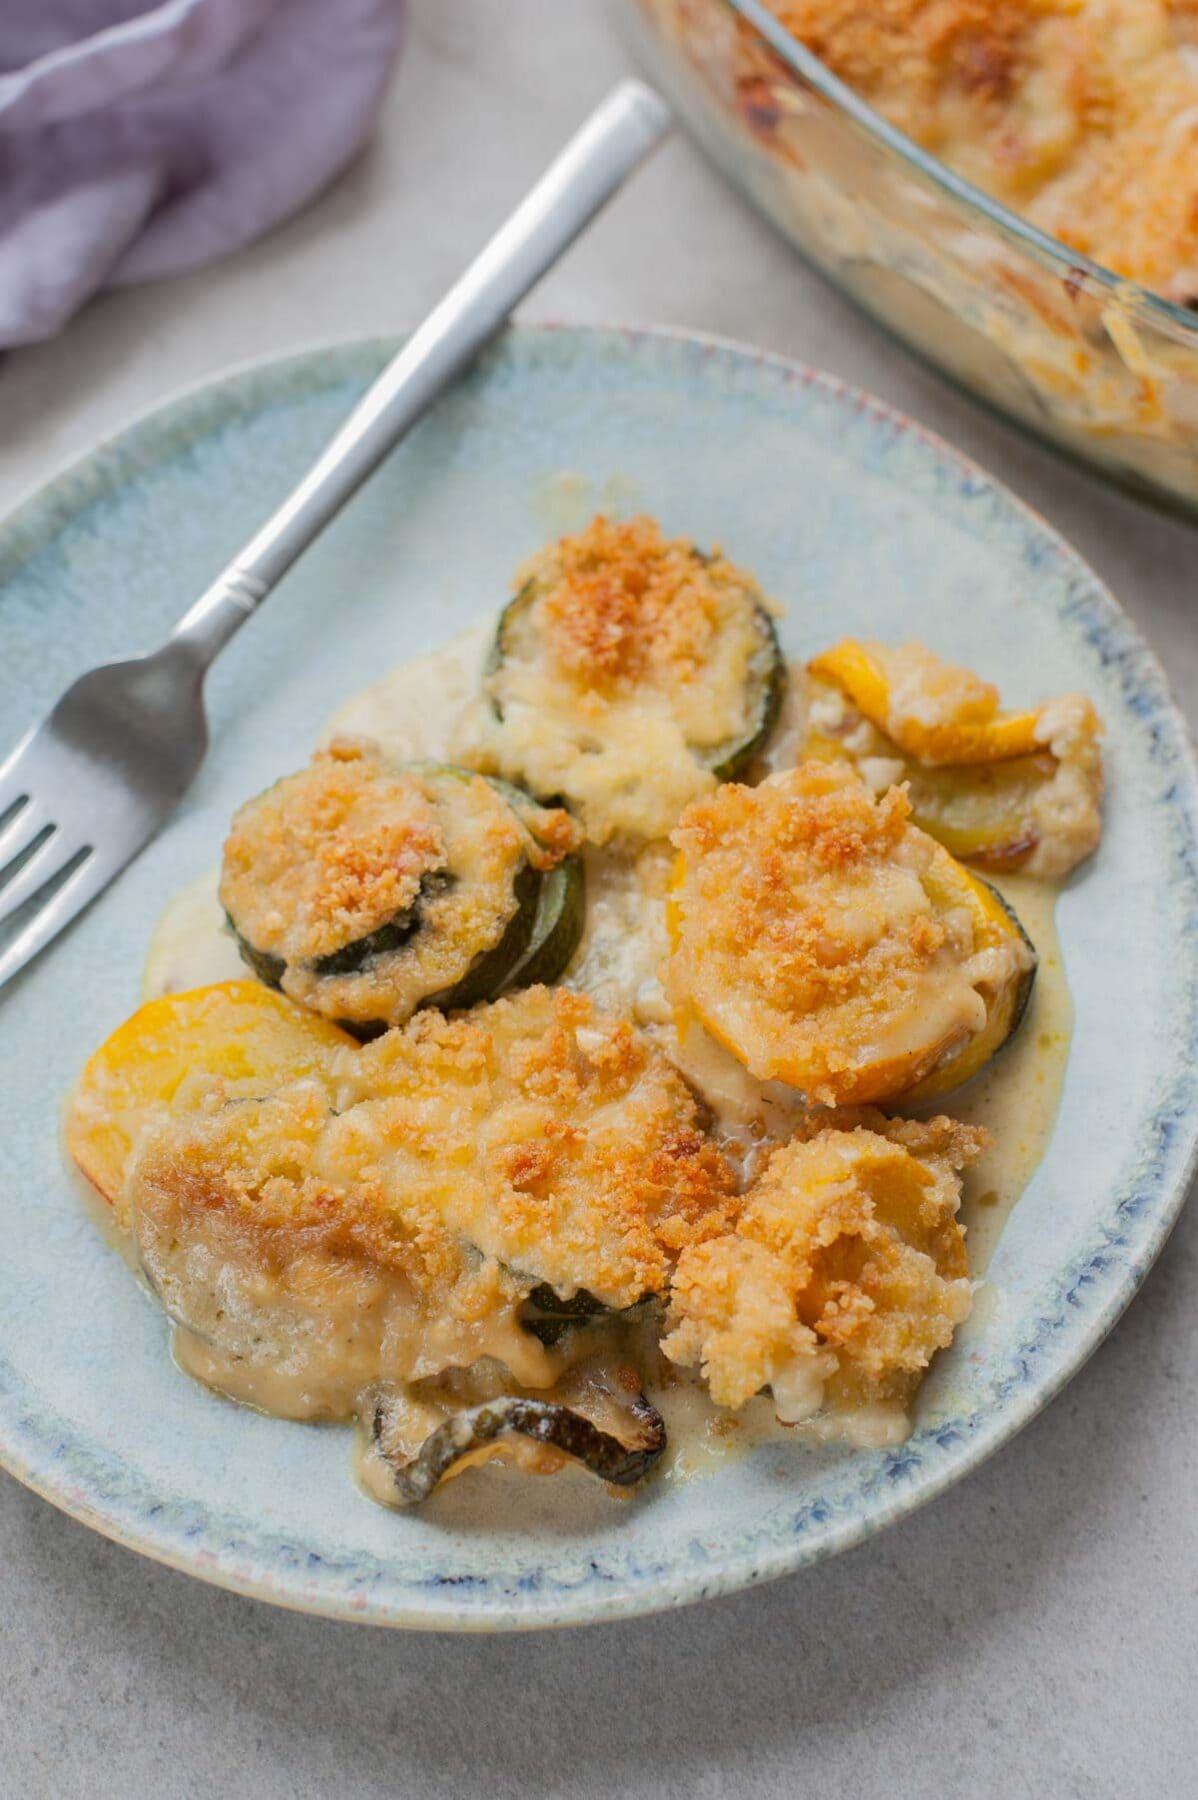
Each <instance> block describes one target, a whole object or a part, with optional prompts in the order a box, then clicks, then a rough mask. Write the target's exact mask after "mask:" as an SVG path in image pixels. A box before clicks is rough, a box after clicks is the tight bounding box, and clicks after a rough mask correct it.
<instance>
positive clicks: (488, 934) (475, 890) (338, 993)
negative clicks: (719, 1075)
mask: <svg viewBox="0 0 1198 1800" xmlns="http://www.w3.org/2000/svg"><path fill="white" fill-rule="evenodd" d="M576 841H577V833H576V831H575V828H574V827H573V825H572V824H571V822H570V820H569V819H568V818H567V817H566V815H565V814H564V813H562V812H560V811H558V810H547V809H544V808H541V807H538V806H536V805H535V803H534V802H533V801H532V800H530V798H529V797H528V795H527V794H524V793H521V792H520V791H519V790H518V789H516V788H513V787H511V786H510V785H508V784H506V783H498V782H494V781H489V780H486V779H484V778H482V777H480V776H478V775H475V774H472V773H470V772H469V771H467V770H462V769H454V768H450V767H444V766H440V765H434V764H422V765H412V766H408V767H398V766H395V765H392V764H389V763H387V762H386V761H385V760H384V759H383V758H382V756H380V755H379V754H378V753H377V752H375V751H374V750H373V749H371V748H369V747H367V746H363V745H360V744H349V743H339V744H333V745H332V746H330V748H329V749H328V750H327V751H322V752H319V753H318V754H317V755H316V756H315V757H314V758H313V760H312V762H311V764H310V765H309V767H308V768H306V769H303V770H301V771H299V773H297V774H295V775H289V776H286V777H285V778H284V779H283V780H282V781H279V782H276V783H275V785H274V786H273V787H271V788H268V789H267V791H266V792H265V793H264V794H261V795H259V796H258V797H257V798H256V799H254V800H251V801H250V802H249V803H248V804H247V805H246V806H243V807H242V808H241V810H240V811H239V812H238V813H237V815H236V817H235V818H234V820H233V827H232V830H231V832H230V834H229V838H228V840H227V842H226V844H225V854H224V864H223V868H222V872H221V890H220V892H221V901H222V904H223V905H224V907H225V910H226V913H227V915H228V918H229V923H230V926H231V927H232V929H233V931H234V933H235V935H236V937H237V941H238V944H239V946H240V948H241V952H242V955H243V957H244V958H245V960H246V962H247V963H249V965H250V967H251V968H252V969H253V970H254V972H255V973H256V974H257V975H258V976H259V978H260V979H261V980H263V981H265V982H267V983H268V984H269V985H271V986H275V987H280V988H281V989H282V990H283V992H284V993H285V994H288V995H289V996H290V997H291V998H292V999H294V1000H297V1001H299V1002H300V1003H301V1004H302V1005H304V1006H308V1007H311V1008H312V1009H313V1010H314V1011H316V1012H320V1013H323V1014H324V1015H325V1016H326V1017H329V1018H333V1019H336V1020H338V1021H339V1022H340V1023H342V1024H343V1025H345V1026H346V1027H347V1028H348V1029H349V1030H351V1031H354V1032H356V1033H357V1034H358V1035H360V1036H367V1035H370V1034H371V1033H372V1032H376V1031H378V1030H380V1029H384V1028H385V1027H387V1026H390V1025H398V1024H402V1023H403V1022H404V1021H405V1020H406V1019H408V1018H410V1017H411V1015H412V1014H413V1013H414V1012H415V1011H416V1010H417V1009H418V1008H419V1007H422V1006H429V1005H433V1006H438V1007H440V1008H442V1009H443V1010H449V1009H453V1008H460V1007H466V1006H473V1005H475V1004H476V1003H477V1002H479V1001H481V1000H489V999H494V998H495V997H496V996H497V995H498V994H500V993H503V992H506V991H508V990H509V989H510V988H512V987H514V986H519V985H524V984H525V983H527V982H529V981H533V980H538V979H539V980H552V979H556V977H557V976H558V975H560V974H561V972H562V970H563V969H564V967H565V965H566V963H567V962H568V961H569V959H570V957H571V956H572V955H573V952H574V949H575V946H576V945H577V943H578V940H579V937H580V936H581V934H582V927H583V922H584V915H585V897H584V896H585V890H584V876H583V870H582V863H581V859H580V858H579V857H578V856H576V855H574V854H572V852H573V849H574V846H575V843H576Z"/></svg>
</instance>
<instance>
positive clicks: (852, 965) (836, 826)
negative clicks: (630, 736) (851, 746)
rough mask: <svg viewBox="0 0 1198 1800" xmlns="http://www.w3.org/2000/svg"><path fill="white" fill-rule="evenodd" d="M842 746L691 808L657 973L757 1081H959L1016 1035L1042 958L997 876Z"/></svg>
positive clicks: (847, 1100)
mask: <svg viewBox="0 0 1198 1800" xmlns="http://www.w3.org/2000/svg"><path fill="white" fill-rule="evenodd" d="M909 811H910V808H909V804H908V801H907V798H906V796H905V794H904V793H903V791H902V790H901V789H899V788H892V789H890V791H889V792H888V793H887V794H885V795H884V796H883V797H882V798H881V799H880V800H875V798H874V797H873V795H872V794H871V793H870V791H869V789H868V788H867V787H866V786H865V784H864V783H863V782H862V781H861V780H860V779H859V778H858V777H857V776H856V775H855V774H854V772H853V770H852V769H851V768H850V767H849V766H848V764H847V763H843V762H842V763H837V764H823V763H818V762H809V763H805V764H803V765H802V766H801V767H800V768H798V769H796V770H792V771H789V772H787V773H785V774H780V775H775V776H772V777H770V779H769V780H767V781H765V782H763V783H762V785H761V786H760V787H758V788H741V787H732V786H729V787H725V788H722V789H720V791H719V792H718V793H717V794H716V795H715V796H714V797H713V798H712V799H711V800H709V801H703V802H700V803H698V804H696V805H695V806H692V807H690V808H689V809H688V810H687V812H686V813H684V814H683V817H682V819H681V821H680V822H679V826H678V829H677V831H676V832H675V833H674V843H675V844H676V845H677V846H678V848H679V850H680V853H681V854H680V858H679V862H678V865H677V868H676V871H675V878H674V886H673V891H672V893H671V897H670V901H669V905H668V924H669V929H670V936H671V941H672V945H673V950H672V955H671V959H670V964H669V967H668V971H667V988H668V991H669V994H670V997H671V1000H672V1002H673V1004H674V1008H675V1013H676V1017H677V1020H678V1025H679V1029H680V1030H685V1029H686V1028H687V1025H688V1023H689V1022H690V1020H692V1019H695V1018H697V1019H698V1020H699V1022H700V1023H701V1024H703V1025H704V1026H705V1027H706V1028H707V1030H708V1031H709V1032H710V1033H711V1034H712V1036H714V1037H715V1038H717V1039H718V1040H719V1041H720V1042H721V1043H722V1044H724V1045H725V1047H726V1048H727V1049H728V1050H730V1051H731V1052H732V1054H733V1055H734V1056H735V1057H737V1059H738V1060H739V1061H740V1062H742V1063H743V1064H744V1065H745V1067H746V1068H748V1069H749V1070H750V1072H751V1073H752V1074H753V1075H755V1076H756V1077H757V1078H758V1079H759V1080H762V1081H783V1082H786V1083H787V1084H788V1085H789V1086H791V1087H794V1088H797V1089H799V1090H800V1091H801V1092H802V1093H803V1094H804V1095H805V1096H806V1097H807V1099H808V1100H810V1101H818V1102H820V1103H821V1104H824V1105H856V1104H864V1103H866V1102H869V1101H881V1100H892V1099H896V1098H897V1097H898V1096H899V1095H904V1096H907V1095H915V1096H918V1097H919V1098H924V1097H927V1096H929V1095H932V1094H938V1093H941V1092H944V1091H946V1090H947V1089H948V1088H949V1087H956V1086H959V1085H960V1083H961V1082H963V1081H966V1080H968V1079H969V1077H970V1076H972V1075H974V1074H976V1073H977V1071H978V1070H979V1069H980V1068H981V1067H982V1066H983V1065H984V1064H985V1063H986V1062H987V1061H989V1059H990V1057H991V1056H993V1055H994V1054H995V1052H996V1051H997V1050H998V1049H1000V1048H1001V1046H1002V1045H1003V1044H1004V1043H1005V1042H1006V1041H1007V1040H1008V1039H1009V1038H1010V1036H1011V1034H1012V1033H1013V1032H1014V1031H1015V1029H1016V1027H1017V1026H1018V1024H1019V1021H1020V1019H1021V1018H1022V1016H1023V1012H1024V1010H1025V1008H1026V1005H1027V1000H1028V996H1029V994H1030V991H1031V985H1032V981H1033V980H1034V977H1035V970H1036V957H1035V951H1034V950H1033V948H1032V946H1031V944H1030V942H1029V940H1028V938H1027V936H1026V934H1025V933H1024V932H1023V930H1022V928H1021V926H1020V925H1019V923H1018V920H1016V918H1015V916H1014V914H1013V913H1012V912H1011V910H1010V909H1009V908H1008V907H1007V906H1006V905H1005V903H1004V902H1003V901H1002V900H1001V899H1000V898H999V896H998V895H997V894H996V893H995V892H994V890H993V889H992V888H990V887H988V886H987V885H986V884H985V883H984V882H982V881H980V880H979V879H978V878H977V877H976V876H974V875H971V874H970V873H969V871H968V870H967V869H964V868H963V867H962V866H961V865H960V864H959V863H957V862H955V861H954V860H953V858H952V857H951V856H950V855H949V854H948V852H947V851H946V850H945V849H944V848H943V847H942V846H941V845H939V844H936V843H935V842H934V841H933V840H932V839H931V838H930V837H928V836H927V835H926V834H925V833H924V832H922V831H920V830H918V829H917V828H916V827H915V826H913V825H911V824H910V823H909V820H908V814H909Z"/></svg>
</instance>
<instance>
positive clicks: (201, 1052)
mask: <svg viewBox="0 0 1198 1800" xmlns="http://www.w3.org/2000/svg"><path fill="white" fill-rule="evenodd" d="M353 1045H354V1040H353V1039H352V1038H351V1037H349V1036H348V1035H347V1034H346V1033H345V1032H344V1031H341V1030H339V1029H338V1028H337V1026H335V1025H331V1024H330V1023H329V1022H328V1020H327V1019H322V1018H321V1017H320V1016H319V1015H318V1014H316V1013H310V1012H306V1011H305V1010H304V1009H303V1008H302V1007H300V1006H297V1005H295V1003H294V1002H293V1001H291V1000H287V999H285V998H284V997H283V996H282V995H281V994H275V993H272V992H271V991H270V989H268V988H265V987H263V986H262V984H261V983H260V982H257V981H249V980H247V981H224V982H220V983H218V984H217V985H216V986H214V987H206V988H195V989H193V990H192V991H191V992H190V993H185V994H165V995H163V996H162V998H161V999H158V1000H150V1001H147V1003H146V1004H145V1005H144V1006H141V1007H139V1008H138V1010H137V1011H136V1012H135V1013H134V1014H133V1015H132V1017H131V1018H128V1019H126V1020H125V1022H124V1024H123V1025H120V1026H118V1027H117V1029H116V1030H115V1031H114V1032H113V1033H112V1036H111V1037H109V1038H108V1039H106V1041H105V1042H104V1043H103V1044H101V1046H100V1048H99V1049H98V1050H97V1051H96V1053H95V1055H94V1056H93V1057H92V1058H91V1060H90V1061H89V1062H88V1064H87V1066H86V1068H85V1069H84V1071H83V1074H82V1075H81V1076H80V1078H79V1082H78V1085H77V1086H76V1089H75V1092H74V1094H73V1095H72V1097H71V1104H70V1109H69V1111H68V1114H67V1148H68V1150H69V1152H70V1154H71V1156H72V1157H73V1159H74V1160H75V1162H76V1163H77V1164H78V1166H79V1168H80V1169H81V1170H82V1171H83V1173H84V1175H86V1176H87V1179H88V1180H89V1181H90V1182H91V1183H92V1185H93V1186H94V1187H96V1188H98V1189H99V1191H100V1193H101V1194H103V1196H104V1198H105V1199H106V1200H107V1201H108V1202H109V1204H110V1205H114V1204H115V1203H116V1201H117V1199H118V1197H119V1195H120V1192H121V1187H122V1184H123V1181H124V1175H125V1165H126V1163H127V1162H128V1159H129V1154H130V1151H131V1150H132V1147H133V1144H134V1141H135V1139H136V1138H137V1135H138V1133H139V1131H140V1130H141V1127H142V1125H143V1124H144V1123H145V1121H146V1120H147V1118H148V1117H149V1116H150V1115H151V1114H152V1113H157V1112H160V1111H161V1109H162V1108H163V1107H164V1106H165V1107H170V1106H171V1105H172V1103H176V1102H177V1101H178V1099H179V1096H180V1094H181V1091H182V1096H183V1099H184V1100H185V1099H186V1094H187V1092H188V1090H190V1089H192V1088H193V1087H194V1084H195V1082H196V1081H197V1079H199V1080H201V1081H210V1080H211V1078H213V1077H215V1078H217V1079H218V1080H220V1081H221V1082H223V1083H227V1084H228V1089H229V1092H230V1095H244V1094H246V1093H251V1092H254V1093H258V1094H267V1093H271V1092H273V1091H274V1090H275V1089H276V1088H278V1087H281V1086H283V1085H284V1084H285V1083H287V1082H291V1081H301V1080H304V1079H306V1078H308V1077H311V1076H318V1075H321V1074H323V1073H325V1072H326V1071H327V1069H328V1067H329V1064H330V1061H331V1059H332V1056H333V1054H334V1052H335V1051H337V1050H339V1049H342V1048H344V1047H346V1046H350V1047H353Z"/></svg>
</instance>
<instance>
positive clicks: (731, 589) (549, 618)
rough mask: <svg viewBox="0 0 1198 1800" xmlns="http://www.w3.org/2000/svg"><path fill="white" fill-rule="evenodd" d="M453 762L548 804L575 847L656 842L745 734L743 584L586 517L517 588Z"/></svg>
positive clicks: (659, 538) (722, 567) (763, 650)
mask: <svg viewBox="0 0 1198 1800" xmlns="http://www.w3.org/2000/svg"><path fill="white" fill-rule="evenodd" d="M501 637H502V661H501V662H500V664H499V666H498V667H497V668H495V669H494V670H493V671H492V672H491V673H490V674H489V675H488V676H487V677H486V680H485V682H484V687H485V690H486V692H485V697H484V699H483V700H482V702H481V703H480V704H479V705H477V706H475V707H473V708H471V709H469V710H468V711H467V712H466V713H465V714H464V715H463V718H462V720H461V721H460V723H459V726H458V729H457V731H456V733H455V736H454V740H453V743H454V753H455V755H456V756H457V757H458V759H459V760H461V761H463V762H465V763H468V764H469V765H470V766H471V767H474V768H479V769H482V770H484V771H485V772H487V773H494V774H500V775H504V776H506V777H508V778H509V779H511V780H516V781H521V782H523V783H524V784H525V785H527V786H528V787H529V788H531V789H532V791H533V792H534V793H537V794H553V795H561V796H563V797H564V798H565V799H566V800H567V801H568V802H569V803H570V804H571V805H572V806H573V807H574V808H575V810H576V811H577V813H578V816H579V818H580V819H581V821H582V824H583V826H584V828H585V830H586V833H587V835H588V837H590V838H591V839H592V840H593V841H594V842H596V843H607V842H608V841H609V840H611V839H612V838H613V837H617V836H623V837H629V838H636V839H645V838H658V837H664V836H665V834H666V832H667V831H668V830H669V829H670V826H671V825H672V824H673V822H674V820H675V819H676V818H677V816H678V814H679V812H680V811H681V810H682V808H683V807H684V806H685V805H686V804H687V802H688V801H690V800H692V799H694V798H695V797H696V796H697V795H699V794H702V793H706V792H708V791H710V789H711V788H712V787H714V785H715V777H714V775H713V774H712V773H711V770H710V768H709V767H708V766H707V762H708V761H709V760H711V759H712V758H713V757H714V756H715V755H716V753H717V752H718V751H719V750H720V749H721V747H723V746H726V745H728V744H735V743H736V742H738V741H740V740H741V739H744V738H745V737H748V736H751V735H752V733H753V730H754V726H755V722H756V708H757V707H758V706H759V705H760V699H761V693H762V681H763V675H764V672H765V663H766V661H767V660H768V659H769V657H770V656H771V655H772V653H773V646H772V642H771V641H770V637H769V628H768V624H767V623H766V622H765V613H764V602H763V599H762V597H761V595H760V592H759V590H758V588H757V586H756V584H755V583H754V582H753V581H752V579H751V578H750V577H749V576H748V575H746V574H745V573H744V572H743V571H742V570H739V569H736V568H734V567H733V565H732V564H731V563H729V562H727V561H726V560H725V558H724V557H723V556H722V555H720V554H719V553H718V552H717V553H716V554H715V555H713V556H711V557H705V556H701V555H700V554H699V553H698V552H697V551H696V550H695V549H694V546H693V545H691V544H689V543H688V542H686V541H685V540H682V539H675V540H667V539H666V538H665V537H664V536H663V535H662V532H661V530H660V528H659V527H658V526H657V525H655V524H654V523H653V522H652V521H651V520H648V519H644V518H636V519H632V520H629V521H627V522H626V523H613V522H611V521H609V520H607V519H603V518H598V519H595V520H594V521H593V522H592V524H591V525H590V526H588V528H587V529H586V530H585V531H583V532H580V533H578V534H577V535H576V536H574V537H566V538H562V539H560V540H559V541H558V542H557V543H556V544H552V545H550V546H549V547H548V548H547V549H546V550H544V551H542V552H541V553H540V554H539V555H538V556H537V557H535V558H533V559H532V560H531V561H530V562H529V563H527V564H526V565H525V566H524V567H523V568H522V569H521V570H520V571H519V574H518V576H517V597H516V599H515V601H514V602H513V603H512V605H511V606H510V607H509V608H508V610H507V612H506V613H505V615H504V618H503V621H502V625H501Z"/></svg>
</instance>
